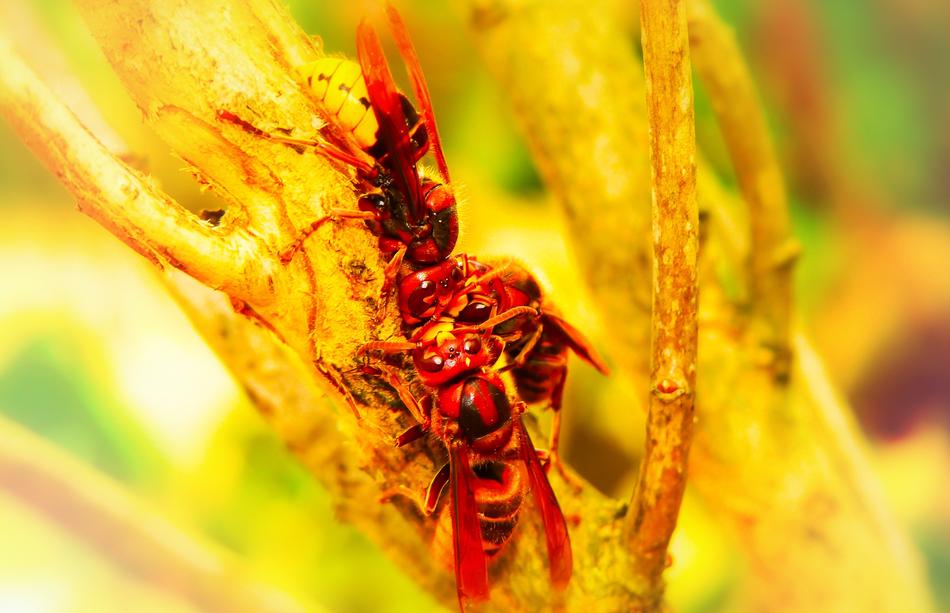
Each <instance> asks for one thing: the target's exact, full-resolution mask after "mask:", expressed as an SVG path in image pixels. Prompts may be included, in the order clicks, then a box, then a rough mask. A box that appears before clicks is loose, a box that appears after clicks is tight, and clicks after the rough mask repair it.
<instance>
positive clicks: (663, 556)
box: [627, 0, 699, 605]
mask: <svg viewBox="0 0 950 613" xmlns="http://www.w3.org/2000/svg"><path fill="white" fill-rule="evenodd" d="M640 9H641V12H640V24H641V28H642V30H643V36H642V38H641V41H642V44H643V63H644V67H645V72H646V100H647V114H648V116H649V120H650V162H651V167H652V170H653V172H652V182H653V214H652V218H653V326H652V328H653V332H652V338H651V352H652V360H651V362H652V364H651V367H652V370H651V374H650V378H651V387H650V402H649V413H648V415H647V437H646V450H645V453H644V457H643V460H642V462H641V464H640V477H639V480H638V482H637V487H636V490H635V491H634V494H633V499H632V500H631V504H630V510H629V511H628V513H627V522H628V526H627V529H628V531H629V536H628V539H629V542H630V547H631V549H632V551H633V562H634V565H635V568H636V572H637V573H638V574H640V575H641V576H642V577H643V578H644V580H645V582H646V583H647V584H648V585H651V586H656V587H659V586H660V585H661V582H660V578H661V575H662V574H663V571H664V569H665V568H666V565H667V564H666V561H667V553H666V552H667V546H668V545H669V542H670V537H671V536H672V534H673V529H674V528H675V527H676V520H677V517H678V516H679V508H680V504H681V503H682V500H683V493H684V491H685V489H686V476H687V466H688V458H689V447H690V442H691V439H692V431H693V411H694V406H693V405H694V401H695V385H696V330H697V325H696V295H697V289H698V288H697V267H696V264H697V253H698V251H699V212H698V210H697V208H696V134H695V122H694V118H693V87H692V74H691V72H690V63H689V39H688V36H687V32H686V7H685V5H684V4H683V2H682V1H681V0H663V1H660V2H644V3H642V4H641V5H640ZM661 597H662V591H661V590H660V589H657V591H656V593H655V601H656V602H657V605H658V604H659V602H660V599H661Z"/></svg>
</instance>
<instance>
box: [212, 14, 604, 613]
mask: <svg viewBox="0 0 950 613" xmlns="http://www.w3.org/2000/svg"><path fill="white" fill-rule="evenodd" d="M388 17H389V23H390V26H391V29H392V33H393V37H394V39H395V41H396V43H397V46H398V48H399V51H400V54H401V55H402V59H403V61H404V62H405V65H406V68H407V70H408V73H409V76H410V79H411V81H412V85H413V90H414V93H415V98H416V102H417V104H418V105H419V111H417V110H416V108H415V107H414V106H413V104H412V103H411V102H410V101H409V100H408V99H407V98H406V97H405V96H404V95H403V94H402V93H400V92H399V90H398V89H397V88H396V85H395V82H394V80H393V77H392V74H391V72H390V70H389V66H388V64H387V61H386V57H385V55H384V52H383V48H382V45H381V43H380V39H379V36H378V35H377V33H376V31H375V30H374V29H373V28H372V27H371V26H369V25H368V24H367V23H365V22H364V23H362V24H360V26H359V28H358V30H357V55H358V63H357V62H353V61H350V60H345V59H341V58H324V59H320V60H317V61H315V62H313V63H311V64H308V65H306V66H303V67H302V68H301V74H302V78H303V80H304V81H305V82H306V85H307V86H308V87H309V88H310V89H311V93H312V94H313V96H314V97H315V98H316V99H317V100H319V101H320V102H321V103H322V105H323V112H324V114H325V115H326V116H327V119H328V121H329V123H330V124H331V125H332V127H333V128H335V130H333V131H332V133H330V134H327V135H325V136H326V137H327V140H325V141H298V140H295V139H289V138H284V137H279V136H274V135H271V134H268V133H266V132H264V131H262V130H260V129H258V128H256V127H254V126H252V125H250V124H248V123H247V122H245V121H243V120H242V119H240V118H238V117H237V116H235V115H234V114H232V113H230V112H227V111H222V112H221V113H220V117H221V119H223V120H225V121H229V122H231V123H235V124H238V125H240V126H241V127H243V128H244V129H245V130H247V131H249V132H252V133H254V134H256V135H258V136H261V137H264V138H270V139H274V140H278V141H282V142H286V143H289V144H292V145H309V146H312V147H315V148H316V149H317V151H318V152H319V153H321V154H322V155H325V156H327V157H329V158H331V159H334V160H336V161H338V162H341V163H343V164H345V165H346V166H348V167H350V168H352V169H353V171H354V175H355V177H354V182H355V184H356V189H357V191H358V192H359V193H361V194H362V195H360V196H359V199H358V203H357V209H356V210H334V211H330V212H329V213H328V214H327V215H326V216H325V217H322V218H320V219H318V220H316V221H314V223H313V224H311V225H310V226H309V227H306V228H304V229H303V230H302V231H301V232H300V234H299V235H298V237H297V239H296V241H295V242H294V243H293V244H292V245H291V246H289V247H288V248H287V249H286V250H284V251H283V252H282V254H281V258H282V259H283V260H284V261H290V260H291V259H292V258H293V257H294V254H295V253H296V252H297V251H298V250H299V248H300V247H301V245H302V244H303V242H304V241H305V240H306V239H307V238H308V237H309V236H310V235H311V234H313V232H315V230H316V229H317V228H318V227H320V226H321V225H322V224H324V223H326V222H327V221H330V220H334V219H347V218H355V219H362V220H365V223H366V225H367V226H368V228H369V229H370V231H371V232H373V234H374V235H375V236H376V237H377V238H378V245H379V249H380V251H381V253H382V254H383V255H384V256H385V257H386V258H388V259H389V264H388V265H387V267H386V271H385V274H386V280H385V284H384V290H383V291H384V293H389V292H391V291H392V290H395V291H396V299H397V303H398V307H399V313H400V315H401V318H402V324H403V332H404V335H405V337H406V339H407V340H405V341H395V342H391V341H378V342H372V343H369V344H367V345H365V346H364V347H363V348H361V350H360V353H361V354H367V355H370V354H377V355H378V354H383V355H385V354H398V353H405V354H408V356H409V358H410V359H411V364H412V366H413V368H414V369H415V373H416V375H417V378H418V380H419V381H420V382H421V384H422V387H423V388H424V390H425V393H424V394H421V395H420V394H419V393H414V392H413V390H411V389H410V388H409V386H408V385H407V384H406V383H405V382H404V378H403V377H402V376H400V375H401V373H400V369H399V368H398V367H396V366H393V365H392V364H389V363H387V362H386V361H385V360H380V361H379V364H378V366H375V367H367V371H368V372H371V373H372V374H374V375H377V376H379V377H381V378H383V379H384V380H385V381H387V382H388V383H389V384H390V385H392V386H393V387H394V388H395V389H396V391H397V392H398V394H399V397H400V399H401V400H402V402H403V403H404V404H405V405H406V408H407V409H408V410H409V412H410V413H411V414H412V416H413V418H414V420H415V422H416V423H415V425H413V426H412V427H411V428H409V429H408V430H407V431H405V432H404V433H402V434H401V435H399V436H398V438H397V444H398V445H400V446H403V445H408V444H410V443H412V442H414V441H417V440H419V439H420V438H422V437H424V436H426V435H428V434H431V435H434V436H435V437H437V438H438V439H439V440H440V441H442V443H444V445H445V447H446V449H447V452H448V461H447V463H446V464H445V465H444V466H443V467H442V468H441V469H440V470H439V471H438V473H437V474H436V475H435V476H434V477H433V479H432V481H431V483H430V485H429V487H428V489H427V491H426V493H425V497H424V501H423V507H424V508H423V511H424V513H425V514H426V515H432V514H434V513H436V511H437V510H438V509H439V506H440V501H441V499H442V495H443V493H444V490H445V489H446V487H447V486H448V487H449V489H450V492H451V496H450V501H449V502H448V503H447V504H444V505H442V506H443V507H444V508H445V509H447V512H442V513H441V515H440V521H445V522H451V525H450V527H451V530H450V531H445V530H443V531H442V533H448V534H451V535H452V546H453V551H454V568H455V574H456V585H457V591H458V597H459V604H460V606H461V607H462V608H464V605H465V602H466V601H467V600H473V601H479V600H485V599H487V598H488V597H489V589H490V588H489V582H488V562H489V560H490V559H491V558H492V557H493V556H495V555H497V554H498V553H499V552H501V551H502V550H503V548H504V546H505V544H506V543H507V542H509V540H510V539H511V538H512V536H513V534H514V530H515V527H516V525H517V522H518V515H519V512H520V510H521V508H522V505H523V503H524V502H525V497H526V495H527V493H528V492H529V491H530V492H531V494H532V495H533V498H534V503H535V506H536V508H537V509H538V511H539V513H540V516H541V520H542V523H543V527H544V532H545V537H546V544H547V553H548V560H549V567H550V576H551V582H552V584H553V585H554V586H555V587H557V588H559V589H563V588H564V587H565V586H566V585H567V584H568V583H569V581H570V578H571V573H572V553H571V545H570V537H569V535H568V530H567V524H566V522H565V519H564V515H563V513H562V512H561V509H560V507H559V505H558V502H557V498H556V497H555V494H554V491H553V489H552V488H551V485H550V483H549V482H548V479H547V474H546V466H545V464H548V465H549V466H550V465H553V466H555V467H556V468H557V469H558V470H559V471H561V473H562V474H563V475H565V476H566V475H567V473H566V472H564V469H563V467H562V466H561V464H560V460H559V457H558V452H557V443H558V432H559V427H560V412H559V411H560V408H561V401H562V395H563V390H564V381H565V378H566V375H567V358H568V353H569V352H570V351H573V352H575V353H576V354H577V355H578V356H580V357H581V358H582V359H584V360H586V361H587V362H589V363H591V364H592V365H594V366H595V367H596V368H598V369H599V370H600V371H601V372H604V373H606V367H605V365H604V363H603V361H602V360H601V359H600V358H599V357H598V356H597V354H596V353H595V352H594V350H593V349H592V347H591V346H590V345H589V344H588V343H587V341H586V340H584V338H583V337H582V336H581V334H580V333H579V332H578V331H577V330H575V329H574V328H573V327H572V326H571V325H570V324H568V323H567V322H566V321H564V320H563V319H562V318H561V317H559V316H558V315H557V314H556V312H555V311H554V309H553V308H552V307H551V305H550V304H549V303H548V301H547V300H546V299H545V297H544V296H543V294H542V292H541V289H540V286H539V284H538V282H537V281H536V280H535V278H534V277H533V276H532V275H531V273H530V272H528V271H527V270H525V269H524V268H523V267H521V266H519V265H517V264H515V263H506V264H504V265H502V266H498V267H492V266H489V265H488V264H486V263H483V262H480V261H478V260H477V259H476V258H475V257H473V256H471V255H467V254H455V255H453V251H454V249H455V243H456V240H457V238H458V216H457V212H456V202H455V196H454V194H453V192H452V190H451V188H450V179H449V172H448V167H447V164H446V161H445V156H444V154H443V152H442V147H441V143H440V140H439V135H438V132H437V129H436V124H435V117H434V114H433V111H432V105H431V101H430V97H429V92H428V88H427V86H426V83H425V79H424V77H423V74H422V70H421V67H420V64H419V60H418V57H417V55H416V52H415V49H414V47H413V45H412V42H411V41H410V39H409V36H408V33H407V30H406V27H405V25H404V23H403V21H402V19H401V17H400V16H399V15H398V13H397V12H396V11H395V10H394V9H393V8H392V7H389V9H388ZM428 153H431V154H432V155H433V157H434V158H435V162H436V165H437V168H438V172H439V175H440V176H439V177H438V178H435V177H429V176H424V175H423V174H422V172H421V169H420V167H419V165H418V163H419V161H420V160H421V159H422V158H423V157H424V156H425V155H426V154H428ZM505 372H508V373H510V377H511V380H512V382H513V385H514V391H515V394H514V395H511V394H510V393H509V389H508V386H507V385H506V383H505V379H503V378H502V374H503V373H505ZM420 396H421V397H420ZM540 402H546V403H548V404H549V406H550V407H551V408H552V410H553V411H554V420H553V423H552V434H551V445H550V449H549V451H548V452H547V453H544V452H542V451H539V450H537V449H536V448H535V446H534V444H533V442H532V441H531V437H530V436H529V434H528V431H527V429H526V428H525V426H524V423H523V421H522V418H521V416H522V414H523V412H524V411H525V409H526V403H540ZM438 533H439V531H437V534H438Z"/></svg>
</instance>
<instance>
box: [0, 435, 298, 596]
mask: <svg viewBox="0 0 950 613" xmlns="http://www.w3.org/2000/svg"><path fill="white" fill-rule="evenodd" d="M0 489H2V490H3V491H4V492H6V493H9V494H11V495H13V496H15V497H16V498H18V499H19V500H20V501H22V502H23V503H24V504H27V505H29V506H30V507H32V508H33V509H35V510H36V511H38V512H40V513H42V514H43V515H45V516H47V517H48V518H49V519H50V520H52V521H53V522H55V523H56V524H57V525H59V526H60V527H62V528H63V529H65V530H68V531H69V532H70V533H71V534H72V535H73V536H75V537H76V538H78V539H80V540H82V541H84V542H85V543H87V544H88V545H89V546H91V547H92V548H93V549H95V550H96V551H98V552H99V553H101V554H103V555H104V556H105V557H107V558H109V559H110V560H111V561H112V562H113V563H114V564H115V566H116V568H118V569H121V570H122V571H124V572H127V573H129V574H131V575H132V576H134V577H136V578H138V579H141V580H144V581H146V582H148V583H149V584H152V585H155V586H158V587H160V588H162V589H165V590H168V591H169V592H171V593H174V594H176V595H178V596H180V597H182V598H184V599H186V600H188V601H190V602H192V603H193V604H194V605H195V606H197V607H198V608H199V609H201V610H208V611H211V610H214V611H224V610H227V611H303V610H304V607H302V606H301V605H300V604H298V603H296V602H294V601H293V600H291V599H290V598H289V597H288V596H287V595H286V594H283V593H280V592H277V591H274V590H273V589H272V588H269V587H265V586H262V585H254V584H253V583H250V582H249V581H248V577H247V576H245V575H244V573H243V572H242V571H241V570H240V569H239V568H238V567H237V566H236V565H235V563H234V562H233V561H232V560H230V559H229V558H228V556H227V554H226V553H225V552H223V551H218V550H217V549H215V548H214V547H212V546H211V545H209V544H207V543H202V542H200V541H197V540H195V539H194V537H192V536H190V535H187V534H185V533H183V532H181V531H179V530H178V528H176V527H175V526H173V525H171V524H169V523H168V522H167V521H165V520H164V519H163V518H161V517H159V516H157V515H155V514H154V513H153V512H151V511H150V510H149V509H147V508H145V507H144V506H142V505H141V504H139V503H138V502H137V501H135V500H133V499H131V498H129V497H128V495H127V494H125V493H124V491H123V489H122V488H121V487H119V486H118V485H116V484H115V483H112V482H111V481H109V480H108V479H106V478H105V477H104V476H102V475H100V474H98V473H96V472H95V471H93V470H91V469H90V468H88V467H87V466H85V465H83V464H81V463H79V462H77V461H76V460H74V459H72V458H71V457H70V456H69V455H67V454H65V453H63V452H62V451H60V450H58V449H57V448H56V447H54V446H52V445H50V444H49V443H47V442H45V441H44V440H42V439H40V438H38V437H37V436H35V435H33V434H31V433H30V432H28V431H27V430H24V429H23V428H22V427H20V426H18V425H16V424H14V423H12V422H9V421H6V420H0ZM308 610H309V609H308Z"/></svg>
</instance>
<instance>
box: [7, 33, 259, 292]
mask: <svg viewBox="0 0 950 613" xmlns="http://www.w3.org/2000/svg"><path fill="white" fill-rule="evenodd" d="M0 113H2V114H3V115H4V116H5V117H6V118H7V120H8V121H9V122H10V124H11V125H12V126H13V128H14V129H15V130H16V131H17V132H18V133H19V134H20V137H21V138H22V139H23V141H24V142H25V143H26V144H27V145H28V146H29V147H30V148H31V149H32V150H33V151H34V152H35V153H36V155H37V156H38V157H39V158H40V159H42V160H43V161H44V162H45V163H46V165H47V166H48V167H49V169H50V170H51V171H52V172H53V173H55V174H56V175H57V176H59V178H60V179H61V180H62V181H63V182H64V183H65V184H66V186H67V187H68V188H69V189H70V190H71V191H72V192H73V193H74V195H75V196H76V198H77V200H78V202H79V208H80V209H81V210H82V211H83V212H84V213H86V214H88V215H89V216H90V217H93V218H94V219H96V220H97V221H99V223H101V224H103V225H104V226H106V227H107V228H109V229H110V230H111V231H112V232H113V234H115V235H116V236H117V237H119V238H120V239H121V240H122V241H123V242H125V243H126V244H128V245H129V246H130V247H132V248H133V249H135V250H136V251H137V252H139V253H140V254H142V255H144V256H145V257H147V258H149V259H150V260H153V261H155V262H157V263H158V262H160V263H162V264H163V265H164V264H166V263H167V264H171V265H173V266H175V267H177V268H180V269H182V270H184V271H185V272H187V273H188V274H190V275H192V276H194V277H195V278H197V279H200V280H201V281H202V282H203V283H205V284H207V285H209V286H211V287H214V288H218V289H222V290H224V291H226V292H228V293H229V294H232V295H234V296H237V297H239V298H242V299H248V298H249V297H250V296H254V295H259V294H260V287H259V286H255V285H254V284H253V283H252V282H253V281H254V280H260V279H262V278H264V275H263V271H262V270H261V268H260V267H261V263H262V261H263V260H261V258H259V257H258V255H259V254H258V251H259V248H258V244H257V243H256V241H254V240H253V239H252V238H251V237H250V236H248V235H246V234H242V233H239V232H223V231H218V230H216V229H215V228H213V227H211V226H210V225H208V224H205V223H204V222H202V221H200V220H199V219H198V217H197V216H195V215H193V214H192V213H190V212H188V211H186V210H185V209H184V208H182V207H181V206H180V205H178V203H176V202H174V201H173V200H171V199H170V198H169V197H168V196H166V195H165V194H163V193H162V192H161V191H160V190H159V189H158V188H156V187H155V186H154V184H153V183H151V182H150V181H148V180H147V179H146V178H145V177H144V176H142V175H141V174H139V173H138V172H136V171H135V170H133V169H132V168H130V167H129V166H127V165H126V164H124V163H123V162H121V161H120V160H119V159H117V158H116V157H115V156H114V155H112V154H111V153H110V152H109V151H108V150H106V148H105V147H104V146H103V145H102V144H101V143H100V142H99V141H98V140H96V138H95V137H94V136H93V135H92V134H90V133H89V131H88V130H87V129H86V128H85V127H84V126H83V125H82V124H81V123H80V122H79V120H78V119H76V116H75V115H73V113H72V112H71V111H70V110H69V109H67V108H66V107H65V105H63V103H62V102H60V101H59V100H58V99H57V98H56V96H54V95H53V94H52V93H51V92H50V91H49V89H48V88H47V87H46V85H44V84H43V83H42V82H40V80H39V79H38V78H37V77H36V75H34V74H33V73H32V71H31V70H30V69H29V68H28V67H27V66H26V65H25V64H24V63H23V61H22V60H21V59H20V58H18V57H17V56H16V55H15V54H14V52H13V50H12V49H11V48H10V47H9V46H7V45H6V44H5V43H3V42H2V41H0Z"/></svg>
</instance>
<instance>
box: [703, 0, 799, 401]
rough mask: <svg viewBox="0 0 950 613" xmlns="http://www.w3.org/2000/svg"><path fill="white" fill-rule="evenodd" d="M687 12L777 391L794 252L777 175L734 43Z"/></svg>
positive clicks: (710, 17) (757, 327)
mask: <svg viewBox="0 0 950 613" xmlns="http://www.w3.org/2000/svg"><path fill="white" fill-rule="evenodd" d="M686 6H687V17H688V24H689V40H690V49H691V50H692V60H693V66H694V67H695V69H696V73H697V74H698V76H699V78H700V80H701V81H702V84H703V86H704V87H705V89H706V91H707V93H708V95H709V98H710V100H711V102H712V107H713V111H714V112H715V114H716V119H717V121H718V122H719V127H720V129H721V131H722V134H723V138H724V139H725V141H726V146H727V147H728V149H729V155H730V157H731V159H732V166H733V169H734V170H735V173H736V179H737V181H738V183H739V188H740V189H741V191H742V196H743V199H744V200H745V202H746V205H747V207H748V210H749V226H750V237H751V245H750V247H751V248H750V251H749V256H748V264H747V266H748V270H747V274H748V276H749V279H750V282H751V283H750V285H751V292H750V294H751V295H750V298H749V308H750V309H751V313H752V317H751V320H752V326H753V328H752V330H751V332H752V333H753V335H754V336H755V337H757V338H758V339H760V341H759V342H760V343H761V344H762V345H763V347H765V348H766V349H767V350H768V351H770V352H771V353H772V355H771V356H770V357H771V360H772V364H771V366H772V369H773V371H774V373H775V376H776V379H777V381H779V382H781V383H784V382H786V381H787V379H788V373H789V352H790V350H789V344H790V341H789V334H790V332H789V327H790V318H791V312H792V305H793V303H794V301H793V297H792V268H793V264H794V261H795V256H796V255H797V254H798V245H797V243H796V242H795V241H794V240H793V239H792V236H791V229H790V225H789V216H788V205H787V197H786V193H785V185H784V182H783V180H782V171H781V169H780V168H779V163H778V159H777V158H776V155H775V150H774V148H773V146H772V141H771V138H770V137H769V132H768V125H767V124H766V120H765V114H764V112H763V110H762V105H761V104H760V103H759V99H758V96H757V95H756V92H755V87H754V85H753V83H752V77H751V76H750V75H749V69H748V67H747V66H746V63H745V60H744V58H743V57H742V52H741V51H740V49H739V47H738V45H737V44H736V40H735V36H734V35H733V33H732V31H731V30H730V29H729V27H728V26H726V25H725V24H724V23H723V22H722V20H721V19H720V18H719V16H718V15H717V14H716V12H715V10H714V9H713V8H712V6H710V4H709V2H708V0H688V1H687V3H686Z"/></svg>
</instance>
